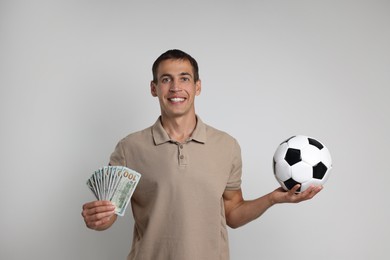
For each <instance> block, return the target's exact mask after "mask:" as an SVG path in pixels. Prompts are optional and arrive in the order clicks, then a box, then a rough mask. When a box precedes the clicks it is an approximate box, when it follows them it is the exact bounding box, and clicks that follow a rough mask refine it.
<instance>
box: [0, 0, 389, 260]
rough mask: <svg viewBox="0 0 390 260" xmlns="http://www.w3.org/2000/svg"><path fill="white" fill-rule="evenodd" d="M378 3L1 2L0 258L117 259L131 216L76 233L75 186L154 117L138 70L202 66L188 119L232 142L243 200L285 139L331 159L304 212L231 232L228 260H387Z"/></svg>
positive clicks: (385, 25) (384, 65) (268, 170)
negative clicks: (192, 61)
mask: <svg viewBox="0 0 390 260" xmlns="http://www.w3.org/2000/svg"><path fill="white" fill-rule="evenodd" d="M389 14H390V4H389V1H373V0H370V1H343V0H334V1H309V0H308V1H302V0H299V1H260V0H258V1H169V2H168V1H101V0H96V1H17V0H16V1H11V0H10V1H0V87H1V89H0V119H1V121H0V122H1V134H0V160H1V164H0V165H1V180H0V198H1V213H0V225H1V226H0V239H1V242H0V258H1V259H64V260H65V259H66V260H69V259H125V257H126V255H127V253H128V251H129V247H130V243H131V234H132V225H133V220H132V217H131V211H130V210H128V211H127V214H126V215H125V216H124V217H122V218H120V219H119V220H118V221H117V223H116V224H115V226H113V227H112V228H111V229H110V230H108V231H105V232H95V231H91V230H88V229H87V228H86V227H85V226H84V223H83V220H82V218H81V215H80V213H81V205H82V204H83V203H84V202H87V201H90V200H92V199H93V196H92V194H91V192H90V191H89V190H88V188H87V187H86V185H85V181H86V179H87V178H88V177H89V176H90V174H91V173H92V171H93V170H95V169H96V168H98V167H100V166H102V165H105V164H106V163H107V161H108V158H109V155H110V154H111V152H112V151H113V149H114V147H115V145H116V143H117V141H118V140H119V139H120V138H122V137H124V136H125V135H127V134H128V133H130V132H133V131H136V130H140V129H143V128H145V127H148V126H149V125H151V124H152V123H154V121H155V120H156V118H157V116H158V114H159V106H158V101H157V99H155V98H153V97H152V96H151V95H150V92H149V82H150V80H151V65H152V63H153V61H154V60H155V58H157V56H158V55H160V54H161V53H162V52H164V51H166V50H167V49H170V48H180V49H182V50H184V51H187V52H189V53H190V54H192V55H193V56H194V57H195V58H196V59H197V60H198V62H199V65H200V75H201V78H202V80H203V92H202V94H201V95H200V96H199V97H198V99H197V101H196V102H197V103H196V104H197V113H198V114H199V115H200V116H201V117H202V118H203V120H204V121H205V122H206V123H208V124H211V125H213V126H215V127H217V128H220V129H222V130H225V131H227V132H229V133H230V134H231V135H233V136H234V137H236V138H237V139H238V141H239V142H240V144H241V147H242V151H243V153H242V155H243V162H244V175H243V184H242V188H243V193H244V197H245V198H247V199H253V198H255V197H258V196H261V195H263V194H265V193H268V192H270V191H272V190H273V189H275V188H276V187H277V182H276V181H275V179H274V177H273V174H272V167H271V158H272V156H273V153H274V151H275V149H276V147H277V145H278V144H279V143H280V142H281V141H283V139H285V138H287V137H289V136H291V135H293V134H305V135H311V136H313V137H316V138H318V139H319V140H321V141H323V142H324V143H325V144H326V145H327V146H328V148H329V149H330V151H331V153H332V157H333V162H334V169H333V174H332V176H331V178H330V179H329V181H328V183H326V185H325V189H324V190H323V191H322V192H321V193H320V194H319V195H318V197H317V198H316V199H315V200H312V201H309V202H305V203H302V204H298V205H278V206H275V207H274V208H272V209H270V210H269V211H268V212H266V213H265V215H263V217H261V218H260V219H258V220H256V221H254V222H252V223H250V224H248V225H246V226H244V227H242V228H240V229H237V230H229V236H230V242H231V258H232V259H234V260H235V259H237V260H238V259H245V260H246V259H249V260H251V259H253V260H256V259H272V260H275V259H313V258H315V259H327V260H328V259H388V250H389V249H388V243H389V241H390V229H389V223H388V221H389V217H390V214H389V202H388V198H389V197H390V192H389V183H390V177H389V159H390V158H389V155H390V153H389V147H390V141H389V131H390V127H389V123H390V120H389V113H390V105H389V97H390V95H389V87H390V76H389V75H390V73H389V72H390V51H389V46H390V28H389V25H390V15H389Z"/></svg>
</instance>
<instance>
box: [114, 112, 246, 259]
mask: <svg viewBox="0 0 390 260" xmlns="http://www.w3.org/2000/svg"><path fill="white" fill-rule="evenodd" d="M110 164H111V165H123V166H126V167H128V168H131V169H134V170H136V171H137V172H139V173H141V174H142V177H141V180H140V182H139V184H138V186H137V188H136V190H135V192H134V194H133V197H132V199H131V205H132V211H133V215H134V220H135V225H134V234H133V243H132V248H131V251H130V254H129V256H128V259H136V260H142V259H145V260H160V259H161V260H176V259H177V260H202V259H204V260H217V259H223V260H226V259H229V247H228V236H227V229H226V221H225V211H224V204H223V199H222V194H223V192H224V191H225V190H236V189H239V188H240V185H241V168H242V162H241V151H240V147H239V145H238V143H237V141H236V140H235V139H234V138H232V137H231V136H230V135H228V134H226V133H224V132H222V131H219V130H217V129H215V128H213V127H210V126H208V125H206V124H204V123H203V122H202V120H201V119H200V118H199V117H198V122H197V126H196V128H195V130H194V132H193V134H192V137H191V138H190V139H189V140H187V141H186V142H185V143H177V142H175V141H172V140H171V139H170V137H169V136H168V134H167V133H166V131H165V130H164V128H163V127H162V125H161V122H160V119H158V120H157V121H156V123H155V124H154V125H153V126H151V127H149V128H146V129H144V130H142V131H139V132H136V133H133V134H130V135H128V136H127V137H125V138H124V139H122V140H121V141H120V142H119V143H118V145H117V146H116V148H115V151H114V152H113V153H112V155H111V158H110Z"/></svg>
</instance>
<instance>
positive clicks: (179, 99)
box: [168, 97, 185, 103]
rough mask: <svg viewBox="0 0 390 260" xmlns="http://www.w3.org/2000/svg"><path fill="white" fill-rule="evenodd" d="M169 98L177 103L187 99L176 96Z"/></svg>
mask: <svg viewBox="0 0 390 260" xmlns="http://www.w3.org/2000/svg"><path fill="white" fill-rule="evenodd" d="M168 100H169V101H171V102H173V103H177V102H183V101H184V100H185V98H178V97H175V98H168Z"/></svg>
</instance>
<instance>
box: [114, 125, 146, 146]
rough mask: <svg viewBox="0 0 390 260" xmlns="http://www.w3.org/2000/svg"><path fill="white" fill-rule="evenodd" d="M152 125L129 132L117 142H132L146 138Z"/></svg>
mask: <svg viewBox="0 0 390 260" xmlns="http://www.w3.org/2000/svg"><path fill="white" fill-rule="evenodd" d="M151 129H152V126H149V127H147V128H144V129H142V130H138V131H135V132H131V133H129V134H128V135H126V136H125V137H123V138H122V139H121V140H120V141H119V142H121V143H134V142H143V141H145V140H147V139H148V138H149V137H150V136H151V135H152V130H151Z"/></svg>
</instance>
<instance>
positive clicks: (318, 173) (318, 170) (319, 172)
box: [313, 162, 328, 180]
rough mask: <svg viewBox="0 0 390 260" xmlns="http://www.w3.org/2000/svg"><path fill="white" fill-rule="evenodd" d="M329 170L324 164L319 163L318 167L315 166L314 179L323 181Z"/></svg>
mask: <svg viewBox="0 0 390 260" xmlns="http://www.w3.org/2000/svg"><path fill="white" fill-rule="evenodd" d="M327 170H328V167H326V165H325V164H323V163H322V162H319V163H318V164H317V165H315V166H313V178H315V179H319V180H322V178H324V176H325V173H326V171H327Z"/></svg>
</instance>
